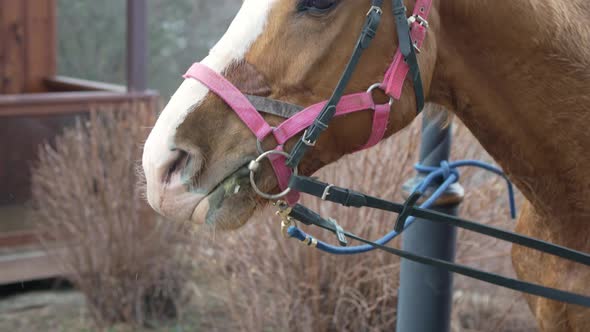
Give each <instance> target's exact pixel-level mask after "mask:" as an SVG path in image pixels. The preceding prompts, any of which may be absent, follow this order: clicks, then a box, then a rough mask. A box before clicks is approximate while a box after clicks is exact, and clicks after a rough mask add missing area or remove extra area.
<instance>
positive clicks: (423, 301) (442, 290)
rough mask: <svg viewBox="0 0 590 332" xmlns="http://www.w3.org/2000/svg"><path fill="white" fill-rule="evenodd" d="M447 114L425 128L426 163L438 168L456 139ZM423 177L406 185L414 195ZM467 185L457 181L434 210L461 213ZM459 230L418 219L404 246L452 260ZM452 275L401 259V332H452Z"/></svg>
mask: <svg viewBox="0 0 590 332" xmlns="http://www.w3.org/2000/svg"><path fill="white" fill-rule="evenodd" d="M443 121H444V117H443V116H442V115H439V117H438V118H436V119H426V118H425V120H424V124H423V131H422V147H421V150H420V160H421V163H422V164H424V165H428V166H438V165H440V163H441V161H444V160H448V159H449V155H450V150H451V142H452V138H451V136H452V125H450V124H449V125H448V126H446V127H444V126H443V124H444V122H443ZM421 178H422V177H421V176H420V175H418V176H417V177H416V178H414V179H412V180H411V181H409V182H408V183H407V184H406V185H405V186H404V189H405V191H406V194H409V192H410V190H411V189H412V188H413V186H414V184H415V183H417V181H419V180H420V179H421ZM463 196H464V194H463V188H462V187H461V186H460V185H459V184H455V185H454V186H452V187H451V188H449V190H448V191H447V192H446V193H445V195H443V197H441V200H444V202H445V203H444V206H442V204H440V203H441V202H440V201H439V204H437V206H436V207H435V208H434V209H435V210H437V211H441V212H444V213H449V214H457V210H458V206H459V203H460V202H461V201H462V199H463ZM456 237H457V235H456V230H455V228H454V227H451V226H447V225H442V224H440V223H433V222H431V221H427V220H417V221H416V222H415V223H414V224H413V225H412V226H411V227H410V228H409V229H408V230H406V231H405V232H404V233H403V244H402V246H403V249H404V250H407V251H410V252H414V253H417V254H420V255H425V256H429V257H434V258H439V259H444V260H448V261H452V260H454V258H455V241H456ZM452 288H453V277H452V274H451V273H449V272H447V271H444V270H441V269H437V268H434V267H430V266H426V265H422V264H418V263H414V262H411V261H408V260H405V259H402V262H401V274H400V288H399V294H398V296H399V297H398V314H397V329H396V330H397V331H398V332H448V331H449V330H450V323H451V320H450V317H451V308H452Z"/></svg>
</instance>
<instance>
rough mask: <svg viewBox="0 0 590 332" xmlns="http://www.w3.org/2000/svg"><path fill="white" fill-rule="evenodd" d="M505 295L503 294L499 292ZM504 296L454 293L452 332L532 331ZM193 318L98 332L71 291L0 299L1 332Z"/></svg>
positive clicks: (178, 327)
mask: <svg viewBox="0 0 590 332" xmlns="http://www.w3.org/2000/svg"><path fill="white" fill-rule="evenodd" d="M500 293H504V292H500ZM503 295H504V294H500V296H498V294H494V293H490V294H483V295H482V294H473V293H467V292H465V291H461V290H459V291H456V292H455V294H454V304H455V310H454V313H453V332H475V331H482V332H484V331H490V332H492V331H493V332H499V331H507V332H508V331H510V332H535V331H537V330H536V329H535V327H534V322H533V321H532V319H531V317H530V313H528V309H527V308H526V307H525V304H524V302H523V301H516V302H513V303H508V306H507V302H506V301H504V299H505V297H504V296H503ZM197 330H208V329H199V328H198V320H197V319H196V318H192V319H191V318H187V319H186V320H185V322H184V323H183V324H170V325H169V326H165V327H160V328H153V329H138V328H129V327H124V326H118V327H113V328H110V329H106V330H101V329H98V328H96V327H94V326H93V324H92V322H91V320H90V318H89V317H88V314H87V312H86V310H85V309H84V297H83V296H82V294H80V293H79V292H76V291H73V290H67V289H66V290H38V291H34V292H27V293H24V294H18V293H17V294H13V295H11V296H7V297H4V298H1V299H0V331H2V332H4V331H10V332H35V331H43V332H86V331H87V332H95V331H105V332H129V331H139V332H148V331H149V332H168V331H170V332H173V331H174V332H176V331H197Z"/></svg>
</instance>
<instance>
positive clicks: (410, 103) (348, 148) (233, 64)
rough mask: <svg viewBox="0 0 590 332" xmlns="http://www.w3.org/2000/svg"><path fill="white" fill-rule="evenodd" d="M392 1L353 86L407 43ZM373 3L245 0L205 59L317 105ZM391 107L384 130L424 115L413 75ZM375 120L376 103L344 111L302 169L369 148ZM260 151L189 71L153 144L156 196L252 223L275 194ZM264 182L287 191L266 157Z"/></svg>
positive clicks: (196, 218) (380, 98)
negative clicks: (254, 165)
mask: <svg viewBox="0 0 590 332" xmlns="http://www.w3.org/2000/svg"><path fill="white" fill-rule="evenodd" d="M391 6H392V4H391V3H389V2H387V3H385V4H384V6H383V11H382V13H383V16H382V18H381V24H380V25H379V28H378V31H377V32H376V34H375V37H374V40H373V42H372V44H371V46H370V47H368V48H367V49H366V50H365V52H364V54H363V55H362V57H361V59H360V62H359V63H358V66H357V68H356V70H355V71H354V73H353V75H352V77H351V79H350V82H349V84H348V85H347V87H346V93H356V92H365V91H367V89H368V88H369V87H370V86H372V85H373V84H374V83H376V82H382V81H383V79H384V75H385V73H386V71H387V69H388V67H389V66H390V64H391V62H392V59H393V55H394V54H395V52H396V49H397V47H398V37H397V33H396V23H395V20H394V17H393V11H392V8H391ZM369 7H370V2H369V1H367V0H353V1H343V0H246V1H244V3H243V5H242V7H241V9H240V11H239V12H238V14H237V16H236V17H235V19H234V21H233V22H232V24H231V25H230V27H229V28H228V30H227V32H226V33H225V35H224V36H223V37H222V38H221V39H220V40H219V42H218V43H217V44H216V45H215V46H214V47H213V48H212V49H211V51H210V54H209V55H208V56H207V57H206V58H205V59H204V60H202V61H201V65H204V66H206V67H208V68H209V69H210V70H212V71H213V72H215V73H217V74H219V75H221V76H223V77H224V78H225V79H227V80H228V81H229V82H231V84H232V85H233V86H235V87H236V88H237V89H239V91H241V93H243V94H247V95H255V96H259V97H265V98H269V99H272V100H279V101H281V102H285V103H290V104H296V105H302V106H309V105H313V104H316V103H318V102H321V101H324V100H326V99H328V98H329V97H330V95H331V94H332V92H333V90H334V87H335V86H336V84H337V83H338V81H339V80H340V78H341V75H342V73H343V71H344V69H345V67H346V65H347V63H348V61H349V58H350V56H351V53H352V52H353V49H354V48H355V44H356V42H357V38H358V36H359V33H360V31H361V28H362V27H363V24H364V22H365V21H366V17H367V10H368V9H369ZM409 9H412V8H409ZM431 29H432V28H431ZM422 48H423V49H425V51H424V52H422V53H421V55H420V71H421V73H422V80H423V82H424V88H425V90H426V93H427V92H428V90H429V85H430V82H431V80H432V76H433V72H434V67H435V53H436V52H435V49H436V43H435V38H434V36H433V35H432V36H431V35H430V34H429V38H427V39H426V44H425V45H423V47H422ZM189 76H190V75H189ZM377 90H378V89H377ZM371 96H372V98H374V100H375V103H376V104H387V101H388V100H389V97H387V96H386V95H385V94H383V93H381V92H378V91H374V93H372V94H371ZM387 107H388V108H390V109H388V111H389V113H388V114H389V115H388V116H389V119H388V125H387V128H386V130H385V132H384V135H383V137H387V136H390V135H392V134H393V133H395V132H397V131H399V130H401V129H402V128H404V127H405V126H406V125H408V124H409V123H410V122H411V121H412V120H413V119H414V118H415V117H416V98H415V95H414V91H413V87H412V84H411V80H406V83H405V85H404V88H403V93H402V94H401V96H400V98H399V100H396V101H395V103H392V104H391V105H387ZM373 119H374V117H373V111H372V110H366V111H361V112H355V113H351V114H347V115H345V116H339V117H337V118H335V119H334V121H332V122H331V123H330V126H329V128H328V129H327V130H326V131H325V132H324V133H323V134H322V135H321V137H320V139H319V140H318V142H317V144H316V145H315V146H314V148H313V149H312V150H310V151H309V152H308V153H307V154H306V155H305V158H304V159H303V160H302V161H301V163H300V164H299V167H298V170H299V174H303V175H310V174H312V173H313V172H315V171H317V170H318V169H320V168H322V167H323V166H325V165H327V164H330V163H332V162H334V161H336V160H338V159H339V158H340V157H342V156H343V155H346V154H349V153H353V152H355V151H357V150H358V149H359V148H360V147H363V146H364V145H365V144H366V143H367V141H368V140H369V139H370V138H371V132H372V123H373V121H374V120H373ZM264 120H265V121H266V122H267V123H268V124H269V125H270V126H271V127H276V126H279V125H280V124H281V123H282V122H283V121H284V119H283V118H281V117H278V116H275V115H268V114H265V115H264ZM271 136H272V135H269V137H266V138H265V139H264V140H263V141H262V142H259V145H262V146H263V147H262V149H271V148H273V147H274V146H276V142H274V139H273V138H272V137H271ZM300 136H301V133H299V134H298V135H297V136H295V137H293V138H291V139H289V140H287V141H286V142H285V144H284V147H283V149H284V151H290V150H291V149H292V147H293V145H294V144H295V142H296V141H297V140H299V139H300ZM260 143H261V144H260ZM259 150H260V149H257V138H256V137H255V136H254V135H253V133H252V131H251V130H250V129H249V128H248V127H247V126H246V125H245V123H244V121H242V119H240V117H239V116H238V115H237V114H236V113H235V112H234V111H233V110H232V108H231V107H230V106H229V105H228V103H227V102H226V101H224V100H223V99H222V98H220V96H219V95H217V94H215V93H212V92H211V91H210V89H209V88H208V87H207V86H206V85H204V84H202V82H199V81H198V80H196V79H194V78H192V77H187V78H186V79H185V80H184V82H183V83H182V85H181V86H180V87H179V89H178V90H177V92H176V93H175V94H174V96H173V97H172V99H171V100H170V102H169V103H168V105H167V106H166V107H165V109H164V110H163V112H162V113H161V115H160V117H159V119H158V121H157V123H156V125H155V127H154V128H153V130H152V132H151V134H150V136H149V138H148V140H147V142H146V145H145V150H144V155H143V167H144V170H145V175H146V178H147V197H148V201H149V203H150V204H151V206H152V207H153V208H154V209H155V210H157V211H158V212H160V213H161V214H163V215H164V216H166V217H168V218H170V219H173V220H180V221H187V220H190V221H191V222H194V223H197V224H202V223H208V224H214V225H216V226H218V227H222V228H235V227H238V226H240V225H243V224H244V223H245V222H246V221H247V220H248V219H249V218H250V217H251V216H252V214H253V213H254V212H255V211H256V210H257V209H259V208H261V207H262V206H264V205H265V203H266V202H267V200H265V199H262V198H260V197H259V196H258V195H256V194H255V191H254V190H253V188H252V185H250V182H249V179H248V175H249V171H248V163H249V162H250V161H251V160H253V159H255V158H256V157H257V156H258V154H259ZM256 183H257V185H258V187H259V188H260V190H261V191H264V192H271V193H277V192H279V191H281V188H279V181H278V180H277V177H276V176H275V173H274V172H273V169H272V167H271V165H270V163H262V164H261V168H260V170H258V171H257V173H256Z"/></svg>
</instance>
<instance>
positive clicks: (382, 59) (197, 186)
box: [143, 0, 590, 332]
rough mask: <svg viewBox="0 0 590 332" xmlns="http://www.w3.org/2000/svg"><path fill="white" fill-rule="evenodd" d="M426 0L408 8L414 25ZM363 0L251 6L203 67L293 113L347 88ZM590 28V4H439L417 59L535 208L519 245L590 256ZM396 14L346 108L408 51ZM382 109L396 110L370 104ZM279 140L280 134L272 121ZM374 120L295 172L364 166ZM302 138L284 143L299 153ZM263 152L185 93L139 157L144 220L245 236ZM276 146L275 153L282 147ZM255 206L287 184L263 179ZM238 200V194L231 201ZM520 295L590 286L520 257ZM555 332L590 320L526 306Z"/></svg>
mask: <svg viewBox="0 0 590 332" xmlns="http://www.w3.org/2000/svg"><path fill="white" fill-rule="evenodd" d="M415 3H416V0H406V1H405V4H406V6H407V7H408V9H409V10H412V9H414V6H415ZM368 4H369V2H368V1H367V0H349V1H348V0H347V1H344V0H245V1H244V2H243V4H242V7H241V9H240V11H239V12H238V14H237V16H236V17H235V19H234V21H233V22H232V23H231V25H230V27H229V28H228V30H227V32H226V33H225V35H224V36H223V37H222V38H221V39H220V40H219V42H218V43H217V44H216V45H215V46H214V47H213V48H212V49H211V51H210V54H209V55H208V56H207V57H206V58H205V59H204V60H203V61H202V64H204V65H206V66H208V67H209V68H211V70H213V71H214V72H216V73H218V74H221V75H223V77H225V78H226V79H227V80H228V81H229V82H231V83H232V84H233V85H234V86H235V87H237V88H238V89H239V90H240V91H241V92H242V93H244V94H249V95H256V96H261V97H266V98H272V99H275V100H280V101H282V102H287V103H292V104H296V105H312V104H314V103H318V102H320V101H322V100H325V99H327V98H328V97H330V95H331V94H332V92H333V88H334V86H335V85H336V84H337V82H338V81H339V79H340V75H341V74H342V72H343V70H344V68H345V67H346V65H347V61H348V59H349V57H350V54H351V52H352V51H353V48H354V47H355V41H356V38H357V36H358V32H359V31H360V29H361V27H362V26H363V22H364V21H365V20H366V10H367V6H368ZM589 16H590V2H588V1H587V0H567V1H566V0H514V1H491V0H479V1H471V0H446V1H442V0H433V3H432V9H431V10H430V14H429V17H428V35H427V37H426V39H425V40H424V43H423V44H422V45H420V47H419V48H418V47H416V52H419V53H418V56H417V57H418V63H419V68H420V73H421V80H422V84H423V88H424V96H425V98H426V101H427V102H429V103H432V104H435V105H441V106H443V107H445V108H446V109H449V110H451V111H452V113H453V114H454V115H455V116H457V117H458V118H460V120H461V121H462V122H463V123H464V124H465V125H466V126H467V127H468V128H469V129H470V130H471V132H472V133H473V134H474V135H475V137H476V138H477V139H478V140H479V142H480V143H481V144H482V145H483V147H484V148H485V149H486V150H487V151H488V152H489V153H490V154H491V155H492V156H493V157H494V159H495V160H496V162H497V163H498V164H499V165H500V166H502V168H503V169H504V170H505V171H506V172H507V174H508V175H509V177H510V179H511V180H512V181H513V182H514V183H515V184H516V186H517V187H518V188H519V189H520V191H521V192H522V193H523V195H524V196H525V198H526V203H525V207H524V209H523V211H522V213H521V215H520V217H519V219H518V223H517V227H516V229H517V232H519V233H522V234H525V235H529V236H532V237H535V238H539V239H542V240H546V241H549V242H553V243H556V244H559V245H563V246H567V247H570V248H573V249H576V250H579V251H583V252H588V251H590V232H589V231H588V228H587V224H588V222H590V220H589V215H590V204H589V203H590V195H589V194H590V168H587V167H585V166H584V165H588V164H589V163H590V155H587V154H586V153H585V152H586V151H587V149H588V148H589V147H590V132H588V130H587V126H588V124H590V106H588V105H590V27H589V26H588V25H587V24H584V23H583V22H585V21H586V20H587V18H588V17H589ZM396 32H397V29H396V24H395V22H394V15H393V13H392V5H391V4H390V3H388V2H385V4H384V8H383V17H382V21H381V25H380V26H379V29H378V31H377V33H376V34H375V37H374V40H373V42H372V45H371V46H370V47H368V48H367V49H366V50H365V53H364V54H363V56H362V57H361V59H360V61H359V63H358V67H357V70H356V71H355V72H354V73H353V74H352V76H351V78H350V82H349V84H348V85H347V87H346V92H347V93H353V92H358V91H365V90H366V89H367V88H368V87H369V86H371V85H372V84H374V83H375V82H382V80H383V78H384V73H385V71H386V70H387V68H388V66H389V64H390V63H391V60H392V56H393V55H394V54H395V52H396V49H397V47H398V42H399V38H398V35H397V34H396ZM415 94H416V88H415V85H413V84H412V80H406V81H405V83H404V86H403V93H402V94H401V95H400V96H399V99H398V100H396V101H395V102H394V103H392V104H391V106H390V112H389V113H388V114H389V118H388V125H387V128H386V130H385V132H384V135H383V137H384V138H386V137H390V136H392V135H393V134H395V133H396V132H398V131H400V130H401V129H403V128H405V127H406V126H407V125H408V124H410V123H411V122H412V121H413V120H414V119H415V118H416V114H417V113H416V107H417V103H418V101H417V99H416V97H415ZM374 98H375V100H376V102H379V103H387V100H388V96H386V95H385V94H383V93H379V92H375V94H374ZM264 119H265V120H266V121H267V122H268V123H269V124H270V125H271V126H277V125H279V124H280V123H281V121H283V119H281V118H280V117H277V116H274V115H264ZM372 122H373V111H371V110H367V111H365V112H355V113H352V114H349V115H346V116H341V117H337V118H335V119H334V120H333V121H332V122H331V123H330V126H329V127H328V129H327V130H326V131H325V132H324V133H323V134H322V135H321V136H320V139H319V140H318V141H317V142H316V144H315V146H314V147H313V149H310V151H309V152H308V153H307V154H306V156H305V158H303V160H302V161H301V162H300V164H299V167H298V171H299V173H300V174H304V175H311V174H313V173H314V172H315V171H317V170H319V169H320V168H322V167H323V166H325V165H328V164H330V163H333V162H335V161H336V160H338V159H339V158H340V157H342V156H344V155H346V154H350V153H353V152H355V151H357V150H358V149H359V148H360V147H363V146H364V145H365V144H366V142H367V140H369V139H370V137H371V130H372ZM299 140H300V135H299V136H297V137H294V138H292V139H290V140H288V141H287V142H286V143H285V145H284V150H285V151H290V150H291V149H292V148H293V147H294V146H295V145H296V144H297V142H298V141H299ZM257 143H258V145H259V146H260V145H262V146H263V148H265V147H272V146H273V145H272V144H273V138H271V137H268V138H266V139H265V140H263V141H262V142H257V139H256V137H255V136H253V135H252V133H251V131H250V130H249V129H248V128H247V126H246V125H245V124H244V122H242V120H241V119H240V118H239V117H238V115H237V114H236V113H234V112H233V111H232V109H231V108H230V106H229V105H228V104H227V102H226V101H224V100H222V99H221V98H220V97H219V96H218V95H216V94H214V93H211V92H210V90H209V89H208V88H207V87H206V86H205V85H204V84H202V83H201V82H199V81H197V80H195V79H192V78H190V77H188V78H186V79H185V80H184V82H183V83H182V84H181V85H180V87H179V88H178V90H177V92H176V93H175V94H174V96H173V97H172V98H171V100H170V102H169V103H168V104H167V106H166V107H165V108H164V110H163V112H162V113H161V115H160V117H159V119H158V120H157V122H156V124H155V127H154V128H153V130H152V131H151V133H150V135H149V137H148V139H147V141H146V144H145V147H144V154H143V168H144V171H145V175H146V179H147V198H148V201H149V203H150V205H151V206H152V207H153V208H154V209H155V210H156V211H158V212H159V213H161V214H162V215H164V216H166V217H168V218H169V219H172V220H179V221H187V220H188V221H191V222H192V223H196V224H203V223H207V224H213V225H217V226H218V227H223V228H237V227H240V226H241V225H243V224H245V223H246V222H247V221H248V219H250V217H251V216H252V214H253V213H254V212H255V211H257V210H260V209H261V208H262V207H264V206H265V205H267V202H268V200H266V199H263V198H261V197H260V196H258V195H256V193H255V190H254V188H252V186H251V185H249V183H248V180H247V178H248V162H249V161H250V160H252V159H254V158H256V157H257V156H258V150H259V149H258V148H257ZM275 145H276V144H275ZM256 183H257V185H258V187H259V188H260V190H263V191H265V192H278V191H280V190H281V188H280V183H279V181H278V180H277V178H276V177H275V175H274V173H273V169H272V167H271V166H270V165H268V164H261V166H260V169H259V170H258V171H257V180H256ZM228 188H230V189H228ZM512 260H513V266H514V268H515V270H516V273H517V276H518V278H519V279H521V280H526V281H532V282H537V283H540V284H542V285H545V286H550V287H559V288H561V289H564V290H567V291H571V292H576V293H581V294H586V295H588V294H590V292H589V291H588V286H589V285H590V271H589V270H588V269H584V268H582V267H581V266H580V265H577V264H575V263H571V262H566V261H564V260H562V259H559V258H555V257H553V256H550V255H547V254H543V253H537V252H535V251H532V250H530V249H526V248H523V247H520V246H514V247H513V251H512ZM527 301H528V303H529V307H530V309H531V310H532V312H533V314H534V315H535V316H536V318H537V320H538V324H539V328H540V329H541V330H542V331H545V332H553V331H589V330H590V311H589V310H588V309H584V308H582V307H579V306H575V305H570V304H564V303H561V302H556V301H552V300H547V299H544V298H538V297H533V296H527Z"/></svg>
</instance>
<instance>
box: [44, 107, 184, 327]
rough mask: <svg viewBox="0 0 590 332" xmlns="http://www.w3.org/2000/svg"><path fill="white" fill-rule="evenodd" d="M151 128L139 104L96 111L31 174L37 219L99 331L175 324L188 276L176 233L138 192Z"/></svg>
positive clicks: (48, 150) (150, 120) (67, 133)
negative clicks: (60, 251) (139, 166)
mask: <svg viewBox="0 0 590 332" xmlns="http://www.w3.org/2000/svg"><path fill="white" fill-rule="evenodd" d="M153 122H154V116H153V114H150V112H149V111H148V110H147V109H144V107H141V106H139V105H129V106H128V107H126V108H123V109H120V110H117V112H115V111H113V110H100V111H98V110H95V111H92V112H91V113H90V117H89V118H88V119H79V121H78V122H77V123H76V125H75V126H74V127H73V128H69V129H66V130H65V131H64V133H63V135H61V136H59V137H58V138H57V139H56V142H55V145H54V146H55V147H53V146H52V145H49V144H47V145H44V146H43V147H42V148H41V149H40V151H39V162H38V164H37V166H36V167H34V170H33V195H34V200H35V203H36V204H35V205H36V211H35V214H36V216H35V217H36V218H37V220H43V225H42V227H43V228H44V229H45V230H46V233H47V234H48V238H47V240H48V239H51V241H48V242H47V243H48V245H55V243H57V244H58V245H65V246H66V248H67V252H66V254H65V256H64V257H63V259H62V260H61V261H60V262H59V263H60V264H61V265H62V266H63V268H64V273H65V274H66V275H67V276H68V278H69V279H70V280H71V281H73V283H74V284H75V286H76V288H78V289H79V290H80V291H82V292H83V293H84V295H85V297H86V299H87V303H88V307H89V312H90V314H91V316H92V317H93V319H94V321H95V322H96V323H97V324H98V325H101V326H106V325H110V324H113V323H117V322H125V323H131V324H134V325H135V324H137V325H146V324H148V323H150V321H151V320H152V319H163V318H164V319H165V318H175V317H176V316H177V315H178V313H179V310H178V309H179V306H181V305H182V304H183V286H184V284H185V281H186V278H187V277H188V275H189V274H190V273H189V271H190V269H189V262H188V261H187V260H186V259H183V257H186V256H185V255H183V250H184V249H183V248H184V247H183V244H186V243H187V239H185V238H183V236H181V234H182V233H181V232H179V227H178V226H177V225H175V224H172V223H164V222H160V221H159V220H158V218H157V217H156V214H155V213H153V212H152V211H151V209H149V207H147V205H146V204H145V202H144V200H143V198H142V197H143V193H142V192H143V190H142V189H141V188H140V186H137V183H138V178H137V176H136V169H135V168H136V166H135V165H136V161H137V160H138V159H139V157H140V155H141V145H142V144H141V143H142V141H143V140H144V138H145V137H146V134H147V132H148V130H147V128H146V127H145V126H146V125H148V124H152V123H153Z"/></svg>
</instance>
